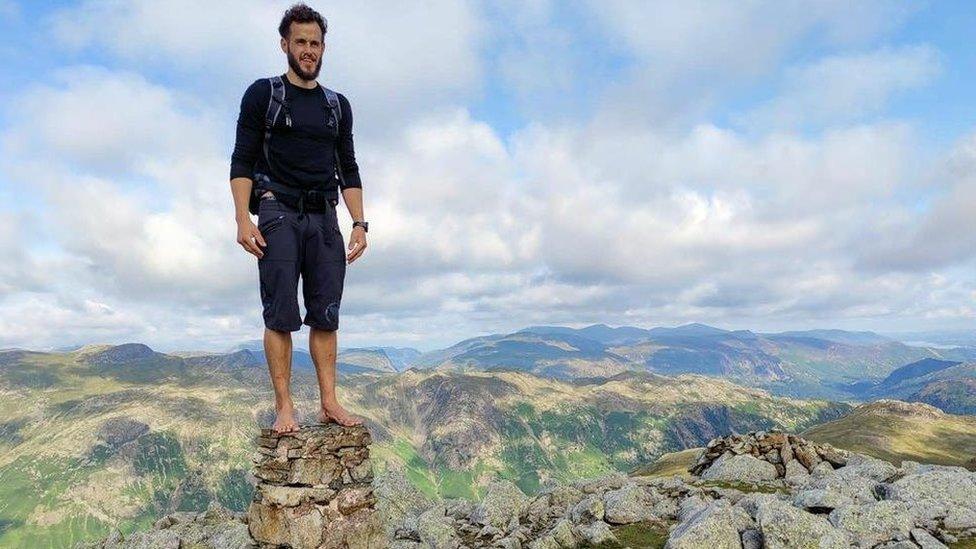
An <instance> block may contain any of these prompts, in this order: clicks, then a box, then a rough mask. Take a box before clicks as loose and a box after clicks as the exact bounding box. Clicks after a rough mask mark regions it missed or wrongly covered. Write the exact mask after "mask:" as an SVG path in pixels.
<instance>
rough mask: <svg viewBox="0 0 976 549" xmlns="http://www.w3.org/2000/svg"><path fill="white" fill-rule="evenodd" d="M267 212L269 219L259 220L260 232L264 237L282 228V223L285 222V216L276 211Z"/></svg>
mask: <svg viewBox="0 0 976 549" xmlns="http://www.w3.org/2000/svg"><path fill="white" fill-rule="evenodd" d="M267 211H268V214H267V217H265V218H264V219H258V230H259V231H261V234H262V235H264V234H265V233H269V232H271V231H273V230H275V229H276V228H278V227H279V226H281V224H282V222H284V220H285V214H282V213H277V212H276V211H275V210H267Z"/></svg>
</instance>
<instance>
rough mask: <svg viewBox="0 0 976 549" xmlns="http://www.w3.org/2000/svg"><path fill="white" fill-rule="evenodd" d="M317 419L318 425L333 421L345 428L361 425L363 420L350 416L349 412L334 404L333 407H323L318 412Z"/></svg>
mask: <svg viewBox="0 0 976 549" xmlns="http://www.w3.org/2000/svg"><path fill="white" fill-rule="evenodd" d="M317 419H318V421H319V423H328V422H330V421H335V422H336V423H338V424H339V425H343V426H345V427H352V426H354V425H362V424H363V420H362V419H361V418H359V417H358V416H354V415H352V414H350V413H349V412H347V411H346V409H345V408H343V407H342V406H340V405H338V404H336V405H335V406H334V407H332V406H328V407H325V406H323V407H322V409H320V410H319V414H318V416H317Z"/></svg>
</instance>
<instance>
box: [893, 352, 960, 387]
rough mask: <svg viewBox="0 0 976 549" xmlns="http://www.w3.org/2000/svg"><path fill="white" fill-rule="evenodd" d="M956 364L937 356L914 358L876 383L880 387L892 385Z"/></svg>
mask: <svg viewBox="0 0 976 549" xmlns="http://www.w3.org/2000/svg"><path fill="white" fill-rule="evenodd" d="M956 364H959V362H957V361H954V360H939V359H937V358H923V359H922V360H916V361H915V362H912V363H911V364H906V365H904V366H902V367H901V368H897V369H896V370H895V371H893V372H891V373H890V374H888V377H886V378H884V379H883V380H882V381H881V383H879V384H878V385H879V386H880V387H893V386H895V385H897V384H899V383H902V382H904V381H906V380H908V379H911V378H915V377H919V376H924V375H927V374H930V373H932V372H938V371H939V370H945V369H946V368H951V367H953V366H955V365H956Z"/></svg>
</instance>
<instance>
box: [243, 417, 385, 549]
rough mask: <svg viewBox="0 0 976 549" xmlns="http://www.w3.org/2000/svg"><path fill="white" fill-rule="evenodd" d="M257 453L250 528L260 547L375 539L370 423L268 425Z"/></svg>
mask: <svg viewBox="0 0 976 549" xmlns="http://www.w3.org/2000/svg"><path fill="white" fill-rule="evenodd" d="M256 442H257V446H258V448H257V452H256V453H255V454H254V456H253V457H252V461H254V475H255V476H256V477H257V478H258V484H257V486H256V489H255V493H254V499H253V501H251V505H250V507H249V508H248V512H247V516H248V530H249V531H250V533H251V536H252V537H253V538H254V540H255V542H256V543H257V544H258V546H259V547H294V548H296V549H304V548H316V549H324V548H333V547H343V548H350V549H351V548H356V547H375V546H376V545H377V543H379V539H378V538H380V537H382V532H381V528H379V527H376V521H377V518H376V513H375V512H374V508H375V503H376V498H375V496H374V495H373V485H372V481H373V473H372V470H371V465H370V460H369V444H370V443H371V442H372V438H371V437H370V434H369V431H367V430H366V427H365V426H363V425H357V426H354V427H344V426H342V425H338V424H335V423H332V424H319V425H304V426H302V427H301V429H300V430H298V431H295V432H290V433H281V434H278V433H275V432H274V431H273V430H272V429H262V430H261V435H260V436H259V437H257V439H256Z"/></svg>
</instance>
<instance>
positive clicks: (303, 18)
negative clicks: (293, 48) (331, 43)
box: [278, 2, 329, 39]
mask: <svg viewBox="0 0 976 549" xmlns="http://www.w3.org/2000/svg"><path fill="white" fill-rule="evenodd" d="M293 22H294V23H318V24H319V28H320V29H322V37H323V38H325V33H326V31H327V30H328V29H329V22H328V21H326V20H325V18H324V17H322V15H321V14H320V13H319V12H317V11H315V10H313V9H312V8H310V7H308V6H307V5H305V2H299V3H297V4H293V5H292V6H291V7H290V8H288V9H287V10H286V11H285V15H284V16H283V17H282V18H281V24H279V25H278V34H280V35H281V37H282V38H286V39H287V38H288V33H289V32H291V24H292V23H293Z"/></svg>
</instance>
